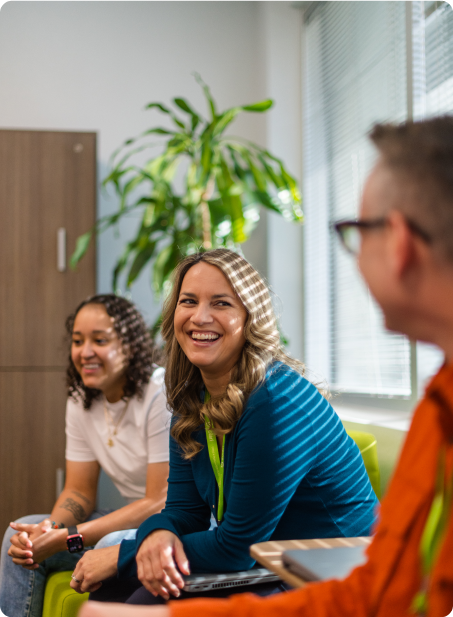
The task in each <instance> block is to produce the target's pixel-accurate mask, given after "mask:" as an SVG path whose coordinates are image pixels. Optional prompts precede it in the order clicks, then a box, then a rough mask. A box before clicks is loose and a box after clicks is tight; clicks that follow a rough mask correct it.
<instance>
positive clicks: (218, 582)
mask: <svg viewBox="0 0 453 617" xmlns="http://www.w3.org/2000/svg"><path fill="white" fill-rule="evenodd" d="M183 578H184V581H185V585H184V591H188V592H195V591H196V592H200V591H210V590H211V589H225V588H228V587H240V586H245V585H257V584H258V583H271V582H273V581H278V580H280V579H279V577H278V576H277V575H276V574H274V573H273V572H270V571H269V570H267V569H266V568H252V569H251V570H243V571H241V572H228V573H227V574H215V573H206V574H203V573H199V574H190V575H188V576H183Z"/></svg>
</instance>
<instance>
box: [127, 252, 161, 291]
mask: <svg viewBox="0 0 453 617" xmlns="http://www.w3.org/2000/svg"><path fill="white" fill-rule="evenodd" d="M155 249H156V242H149V241H148V242H147V244H146V246H145V247H144V248H142V249H141V250H140V251H139V252H137V254H136V256H135V259H134V261H133V262H132V266H131V267H130V270H129V274H128V276H127V286H128V287H130V286H131V285H132V283H133V282H134V281H135V279H136V278H137V277H138V275H139V274H140V272H141V271H142V270H143V268H144V267H145V266H146V264H147V263H148V262H149V261H150V259H152V257H154V253H155Z"/></svg>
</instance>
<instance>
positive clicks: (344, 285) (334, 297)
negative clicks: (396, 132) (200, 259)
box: [304, 1, 411, 396]
mask: <svg viewBox="0 0 453 617" xmlns="http://www.w3.org/2000/svg"><path fill="white" fill-rule="evenodd" d="M405 23H406V11H405V2H385V1H384V2H327V3H324V4H323V5H322V6H320V7H319V9H318V10H317V11H313V12H312V13H311V15H310V18H309V20H308V23H306V28H305V54H304V56H305V72H304V73H305V87H304V92H305V101H304V111H305V118H304V199H305V204H304V208H305V217H306V218H305V221H306V222H305V234H304V238H305V242H304V248H305V264H306V272H305V276H306V285H305V344H306V347H305V357H306V362H307V365H308V367H309V368H310V369H311V370H312V371H313V372H314V373H315V374H316V375H320V376H324V377H325V378H326V379H327V380H328V382H329V383H330V385H331V387H332V388H333V389H338V390H341V391H347V392H355V393H367V394H376V395H401V396H409V395H410V393H411V378H410V347H409V343H408V342H407V340H405V339H404V337H402V336H398V335H392V334H389V333H388V332H386V331H385V329H384V326H383V323H382V315H381V312H380V310H379V308H378V307H377V305H376V303H375V302H374V300H373V299H372V298H371V296H370V294H369V292H368V290H367V288H366V286H365V285H364V283H363V282H362V280H361V278H360V276H359V275H358V272H357V268H356V264H355V261H354V259H353V258H351V256H349V255H348V254H346V253H345V252H344V250H343V249H342V247H341V246H339V243H338V242H337V241H336V239H335V238H333V237H332V235H331V233H330V232H329V229H328V222H329V221H333V220H337V219H340V218H355V217H356V216H357V212H358V204H359V199H360V194H361V192H362V188H363V183H364V180H365V178H366V176H367V174H368V172H369V170H370V168H371V167H372V165H373V161H374V157H375V154H374V151H373V147H372V146H371V144H370V143H368V139H367V137H366V134H367V132H368V131H369V130H370V128H371V126H372V125H373V124H374V123H375V122H378V121H386V120H388V121H402V120H404V119H405V117H406V113H407V100H406V53H405V49H406V37H405Z"/></svg>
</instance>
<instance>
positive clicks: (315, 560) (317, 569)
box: [282, 546, 367, 581]
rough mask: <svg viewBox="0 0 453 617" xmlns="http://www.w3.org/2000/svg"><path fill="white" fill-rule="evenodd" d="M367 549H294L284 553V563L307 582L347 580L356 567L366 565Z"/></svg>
mask: <svg viewBox="0 0 453 617" xmlns="http://www.w3.org/2000/svg"><path fill="white" fill-rule="evenodd" d="M366 548H367V547H366V546H344V547H343V546H342V547H338V548H312V549H309V550H303V549H294V550H290V551H284V553H283V555H282V561H283V565H284V566H285V568H287V569H288V570H289V571H290V572H292V573H293V574H296V576H300V577H301V578H303V579H304V580H305V581H325V580H327V579H329V578H345V577H346V576H348V574H349V573H350V572H351V571H352V570H353V569H354V568H355V567H356V566H360V565H362V564H363V563H365V561H366V557H365V550H366Z"/></svg>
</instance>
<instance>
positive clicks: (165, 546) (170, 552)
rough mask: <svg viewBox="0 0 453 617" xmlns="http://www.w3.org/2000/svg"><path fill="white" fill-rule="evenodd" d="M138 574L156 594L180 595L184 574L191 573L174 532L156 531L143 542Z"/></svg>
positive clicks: (140, 550)
mask: <svg viewBox="0 0 453 617" xmlns="http://www.w3.org/2000/svg"><path fill="white" fill-rule="evenodd" d="M136 561H137V576H138V578H139V580H140V582H141V583H142V584H143V585H144V587H146V589H147V590H148V591H149V592H150V593H152V594H153V596H158V595H159V596H162V597H163V598H164V599H165V600H169V599H170V594H171V595H173V596H176V597H177V598H178V597H179V595H180V594H181V592H180V590H181V589H182V588H183V587H184V580H183V578H182V576H181V574H180V572H179V571H178V568H179V570H180V571H181V572H182V573H183V574H190V569H189V562H188V561H187V557H186V554H185V552H184V548H183V545H182V542H181V540H180V539H179V538H178V536H176V535H175V534H174V533H172V532H171V531H167V530H166V529H159V530H157V531H153V533H151V534H150V535H149V536H148V537H147V538H146V539H145V540H144V541H143V542H142V544H141V546H140V548H139V550H138V553H137V557H136Z"/></svg>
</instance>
